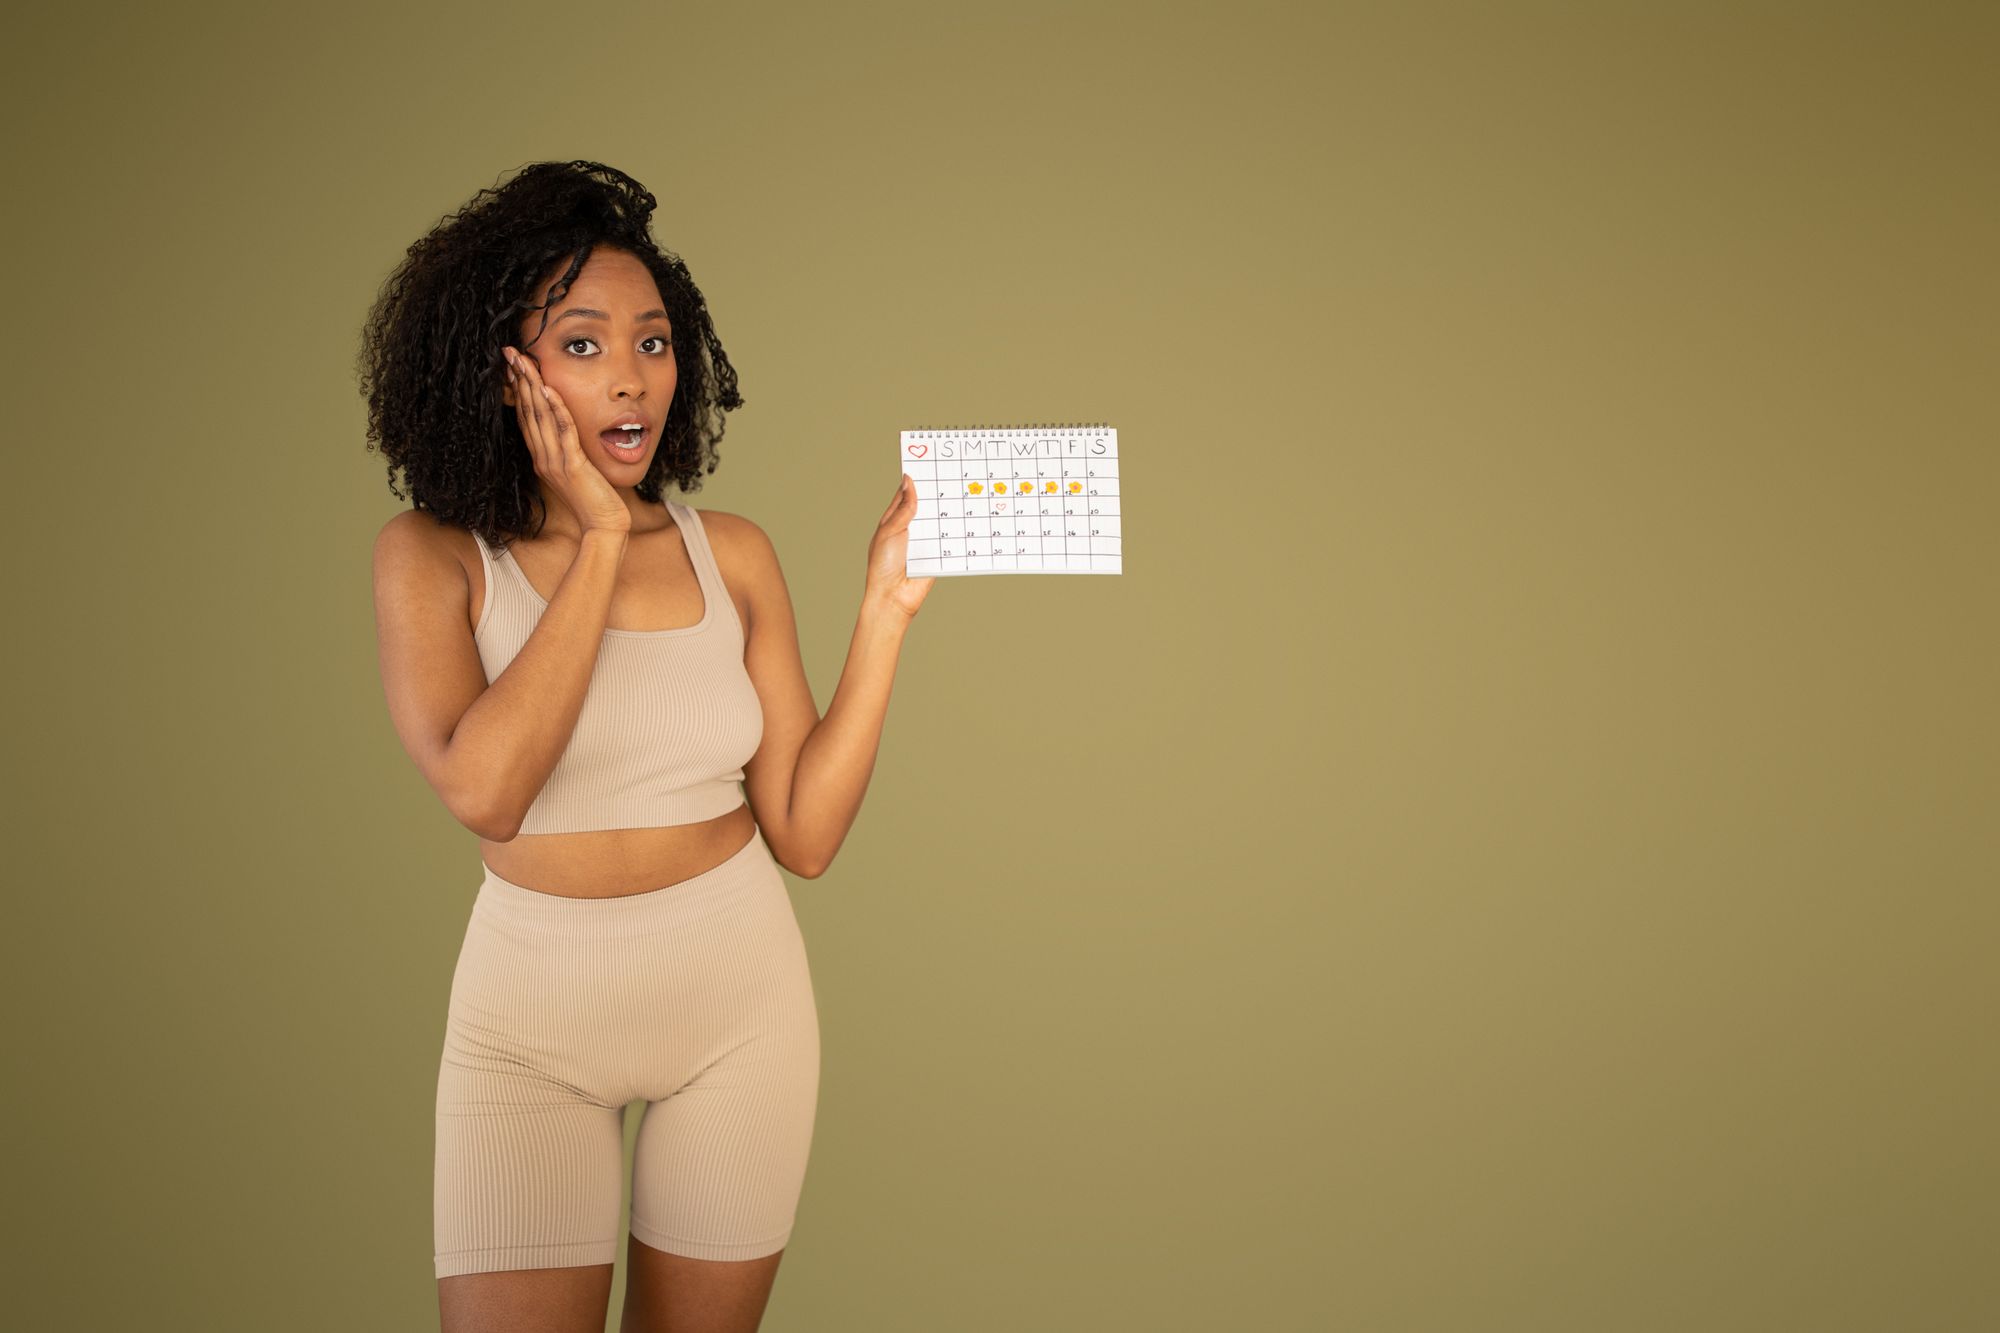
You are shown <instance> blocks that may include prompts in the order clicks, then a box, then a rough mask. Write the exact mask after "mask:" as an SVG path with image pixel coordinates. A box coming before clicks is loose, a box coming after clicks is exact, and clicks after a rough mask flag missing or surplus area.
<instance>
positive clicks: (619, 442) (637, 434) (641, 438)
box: [597, 426, 653, 463]
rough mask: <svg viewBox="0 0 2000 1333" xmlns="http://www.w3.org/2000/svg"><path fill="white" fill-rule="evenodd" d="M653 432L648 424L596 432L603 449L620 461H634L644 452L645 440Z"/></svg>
mask: <svg viewBox="0 0 2000 1333" xmlns="http://www.w3.org/2000/svg"><path fill="white" fill-rule="evenodd" d="M652 433H653V429H652V427H650V426H647V427H643V428H641V429H639V430H605V431H599V432H598V433H597V438H598V439H600V440H602V441H604V451H605V452H606V453H608V454H610V455H611V456H612V457H613V458H615V459H617V460H619V461H620V462H621V463H636V462H638V461H639V458H640V456H641V455H642V454H644V453H645V452H646V440H647V438H648V437H650V436H651V435H652Z"/></svg>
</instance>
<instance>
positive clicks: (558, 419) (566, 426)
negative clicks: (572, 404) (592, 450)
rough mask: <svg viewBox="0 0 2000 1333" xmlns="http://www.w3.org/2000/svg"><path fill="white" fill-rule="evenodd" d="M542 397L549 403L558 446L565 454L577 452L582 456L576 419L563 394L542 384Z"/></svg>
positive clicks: (552, 427) (550, 417)
mask: <svg viewBox="0 0 2000 1333" xmlns="http://www.w3.org/2000/svg"><path fill="white" fill-rule="evenodd" d="M542 397H543V398H544V399H545V400H546V401H547V403H548V410H549V424H550V428H551V429H552V430H553V431H554V432H555V438H556V448H557V449H559V450H561V451H562V452H563V453H564V454H565V455H571V454H575V455H578V456H581V455H582V453H583V446H582V445H581V444H580V443H579V442H578V440H577V435H576V421H575V419H574V418H573V417H571V416H570V414H569V408H568V407H567V406H565V405H564V403H563V400H562V395H561V394H559V393H557V392H556V391H555V390H554V389H552V388H550V387H549V386H548V385H546V384H544V385H543V386H542Z"/></svg>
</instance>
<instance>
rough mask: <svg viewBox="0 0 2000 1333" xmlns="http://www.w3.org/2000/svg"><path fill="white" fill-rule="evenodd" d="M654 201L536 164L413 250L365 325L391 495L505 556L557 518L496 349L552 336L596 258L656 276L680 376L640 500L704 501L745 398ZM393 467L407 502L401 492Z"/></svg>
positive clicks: (373, 422) (361, 367)
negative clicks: (613, 254) (707, 480)
mask: <svg viewBox="0 0 2000 1333" xmlns="http://www.w3.org/2000/svg"><path fill="white" fill-rule="evenodd" d="M654 203H655V200H654V198H653V196H652V194H651V193H650V192H649V191H648V190H647V189H646V187H645V186H643V185H641V184H639V182H638V181H636V180H633V179H632V178H631V177H630V176H627V175H626V174H625V173H624V172H622V171H617V170H615V169H613V168H611V167H607V166H605V165H603V164H602V163H599V162H583V161H575V162H535V163H531V164H529V165H528V166H525V167H522V168H521V169H520V171H519V172H517V173H516V174H515V175H514V177H513V178H512V179H511V180H508V181H506V182H505V183H504V184H502V185H499V186H497V187H496V188H493V189H489V190H481V191H480V192H479V193H478V194H476V195H474V196H473V197H472V200H471V202H469V203H467V204H466V205H465V207H463V208H462V209H460V210H459V211H458V212H457V213H455V214H452V215H451V216H449V217H446V218H444V219H442V220H440V221H439V223H438V224H437V226H435V227H433V228H432V229H431V230H430V232H429V233H428V234H426V235H424V236H423V237H421V238H419V239H418V240H417V242H416V243H415V244H413V245H412V246H410V248H409V252H408V254H407V256H406V257H405V259H404V260H403V262H402V263H401V264H400V265H398V267H397V268H396V269H395V271H394V272H392V273H391V274H390V275H389V277H388V278H387V279H386V280H385V281H384V282H383V284H382V288H381V291H380V293H379V294H378V295H377V297H376V299H375V304H374V306H373V307H372V308H371V309H370V311H369V314H368V319H367V322H366V324H365V325H364V326H363V329H362V342H361V354H360V357H359V359H358V361H357V368H358V371H359V376H360V380H361V390H362V392H363V393H364V394H365V395H366V396H367V399H368V439H369V441H370V443H369V445H368V448H369V450H370V452H373V451H374V449H375V443H376V442H379V443H380V445H381V452H382V454H383V456H384V457H385V458H387V459H388V468H389V491H390V493H391V494H392V495H394V496H395V497H396V498H397V499H399V500H402V499H408V500H410V501H411V502H412V504H413V505H414V507H415V508H417V509H421V510H425V511H427V512H429V513H431V514H433V515H435V516H436V518H437V520H438V522H439V523H447V522H449V523H456V524H458V525H460V526H461V527H465V528H469V529H471V530H473V531H475V532H477V533H479V534H480V536H481V537H483V538H485V539H486V541H487V543H488V545H491V546H495V547H504V546H505V545H506V544H507V543H508V542H509V541H510V540H511V539H513V538H515V537H520V536H530V537H532V536H533V535H535V534H536V533H539V532H540V531H541V528H542V524H543V523H544V522H546V521H547V518H548V514H547V511H546V509H545V508H544V506H543V503H542V497H541V489H540V485H539V482H538V480H537V478H536V476H535V463H534V455H533V454H532V453H531V452H530V451H529V449H528V442H527V440H526V439H525V438H524V437H523V436H522V434H521V426H520V423H519V421H518V420H516V418H515V415H514V409H512V408H511V407H509V406H507V405H506V403H504V402H503V401H502V400H501V397H500V391H501V387H502V386H503V385H504V384H505V382H506V367H507V362H506V357H505V354H504V352H503V350H502V349H503V348H504V347H506V346H507V345H508V344H510V343H513V342H515V341H516V339H517V336H518V331H519V323H520V319H521V318H522V317H523V316H524V315H525V314H527V313H528V312H531V311H535V310H540V311H541V312H542V327H544V328H545V327H547V324H548V318H549V309H550V307H551V306H553V305H554V304H555V303H556V302H558V301H560V300H561V299H562V297H563V294H564V293H566V292H567V291H568V290H569V286H570V284H571V283H572V282H574V281H575V280H576V276H577V274H578V273H580V272H582V271H583V265H584V261H585V260H587V259H589V257H590V254H591V252H592V250H594V249H595V248H597V247H598V246H603V247H605V248H606V249H609V250H622V251H625V252H626V253H629V254H631V255H632V256H634V257H635V258H637V259H638V260H639V261H640V262H641V263H643V264H645V266H646V267H647V268H648V269H650V270H651V271H652V274H653V281H654V282H655V283H656V284H658V286H659V289H660V297H661V301H662V304H664V305H665V307H666V310H667V319H668V322H669V325H670V327H671V331H672V342H673V345H674V356H675V359H676V361H677V362H678V363H679V367H680V374H679V378H678V381H677V383H676V385H675V388H674V397H673V401H672V403H671V404H669V406H668V409H667V419H666V422H665V423H664V425H663V426H662V427H661V430H660V444H659V448H658V450H657V451H656V452H655V454H654V456H653V463H652V466H651V467H650V468H648V469H647V470H646V476H645V478H644V479H643V480H642V481H640V482H639V483H638V485H637V486H635V487H634V488H633V489H634V490H635V491H637V493H638V495H639V496H640V498H641V499H645V500H650V501H657V500H659V498H660V492H661V490H662V488H663V486H664V485H665V483H666V482H667V481H668V480H672V481H673V482H674V483H675V484H676V485H677V486H678V487H679V488H680V489H681V490H682V491H698V490H700V489H701V478H702V476H703V475H704V474H706V473H712V472H714V471H715V469H716V466H717V464H718V462H719V461H720V460H719V458H718V457H717V445H718V444H720V442H721V440H722V435H723V431H724V430H725V429H726V424H727V423H726V422H725V421H724V420H723V415H722V414H723V413H724V412H726V411H730V410H733V409H735V408H738V407H741V406H742V405H743V397H742V395H741V394H739V393H737V391H736V368H735V367H734V366H732V365H730V364H729V358H728V356H727V355H726V354H724V352H723V350H722V344H721V343H720V342H719V341H718V340H717V339H716V336H715V326H714V324H713V322H712V321H711V320H710V319H709V316H708V304H707V302H706V301H705V300H703V298H702V294H701V289H700V288H698V287H696V286H695V285H694V279H693V278H692V277H691V276H689V274H688V269H687V265H686V264H684V263H682V262H681V260H680V258H679V256H677V255H675V254H674V253H672V252H671V251H667V250H662V249H661V248H660V247H659V245H658V244H657V243H656V242H655V241H654V240H653V237H652V234H651V232H650V231H649V229H648V224H649V220H650V219H651V217H652V213H653V207H654ZM565 259H567V260H568V268H567V269H566V270H565V271H564V272H563V274H562V276H561V277H560V278H559V279H558V280H557V281H556V283H555V285H554V286H553V287H552V288H551V289H550V291H549V297H548V300H547V301H546V302H539V301H537V300H536V299H535V298H536V295H537V288H538V285H539V283H540V282H541V280H542V279H543V278H544V276H545V275H546V274H548V273H549V272H550V271H551V269H553V268H554V267H555V266H556V265H558V264H560V263H562V262H563V261H564V260H565ZM536 336H538V337H539V336H540V331H539V330H537V335H536ZM530 341H532V339H531V340H530ZM704 352H705V355H704V354H703V353H704ZM399 467H400V468H401V469H402V470H403V476H404V480H405V482H406V484H407V485H408V486H409V494H408V495H407V496H406V495H404V493H403V492H402V491H400V490H398V489H397V487H396V470H397V468H399Z"/></svg>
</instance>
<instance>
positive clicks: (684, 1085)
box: [433, 832, 819, 1277]
mask: <svg viewBox="0 0 2000 1333" xmlns="http://www.w3.org/2000/svg"><path fill="white" fill-rule="evenodd" d="M641 1099H643V1100H644V1101H645V1102H646V1103H647V1105H646V1109H645V1112H644V1117H643V1119H642V1120H641V1122H640V1127H639V1132H638V1143H637V1146H636V1148H635V1149H634V1157H633V1166H632V1182H631V1184H632V1213H631V1231H632V1234H633V1235H634V1236H636V1237H637V1238H638V1239H639V1240H641V1241H643V1242H644V1243H645V1244H647V1245H650V1246H653V1247H654V1248H655V1249H661V1250H666V1251H669V1252H671V1253H674V1254H681V1255H687V1256H691V1257H693V1258H698V1259H754V1258H759V1257H761V1256H764V1255H769V1254H773V1253H775V1252H777V1251H778V1250H781V1249H783V1248H784V1246H785V1242H786V1241H787V1240H788V1239H789V1238H790V1236H791V1231H792V1224H793V1220H794V1217H795V1215H796V1212H797V1208H798V1201H799V1195H800V1191H801V1188H802V1186H803V1184H804V1180H805V1172H806V1159H807V1156H808V1153H809V1152H810V1149H811V1145H812V1130H813V1117H814V1113H815V1111H816V1110H817V1108H818V1099H819V1015H818V1011H817V1008H816V1006H815V1004H814V1000H813V988H812V976H811V973H810V971H809V970H808V969H807V966H806V950H805V941H804V939H803V937H802V936H801V935H800V932H799V926H798V920H797V918H796V917H795V916H794V915H793V914H792V902H791V896H790V894H789V893H788V892H787V890H786V888H785V881H784V877H783V876H782V875H781V874H780V873H779V870H778V865H777V862H776V861H774V860H773V859H772V857H771V853H770V849H769V848H768V847H766V845H765V843H764V837H763V834H762V833H761V832H758V833H755V834H753V835H752V836H751V839H750V841H749V842H748V843H746V844H745V845H744V846H743V848H742V849H741V850H740V851H738V852H736V853H735V854H734V855H732V856H731V857H730V858H729V859H728V860H727V861H724V862H723V863H722V864H721V865H718V866H716V867H715V868H714V869H712V870H707V871H704V872H703V873H702V874H699V875H696V876H695V877H694V878H692V879H686V880H682V881H681V882H680V883H678V884H670V885H668V886H666V887H665V888H660V889H653V890H649V891H647V892H644V893H634V894H627V895H624V896H622V897H616V898H571V897H565V896H563V895H560V894H552V893H543V892H539V891H537V890H534V889H529V888H524V887H522V886H521V885H519V884H514V883H511V882H510V881H508V880H504V879H502V878H500V877H499V876H498V875H496V874H494V873H493V872H492V871H491V870H490V869H488V870H487V872H486V877H485V879H484V880H483V881H482V882H481V883H480V885H479V892H478V895H477V897H476V898H475V899H474V901H473V904H472V911H471V917H470V920H469V922H468V924H467V926H466V932H465V940H464V943H463V945H462V946H461V947H460V949H459V954H458V964H457V968H456V970H455V971H454V972H453V974H452V982H451V1003H450V1009H449V1014H448V1016H447V1019H446V1022H445V1035H444V1055H443V1059H442V1061H441V1062H440V1064H439V1067H438V1084H437V1155H436V1180H435V1190H434V1194H433V1204H434V1208H433V1219H434V1242H435V1243H434V1246H433V1258H434V1259H435V1261H436V1268H437V1276H439V1277H451V1276H454V1275H456V1274H460V1273H484V1272H493V1271H497V1270H500V1269H514V1268H558V1267H566V1266H570V1265H576V1264H604V1263H612V1262H615V1260H616V1257H617V1254H618V1250H619V1246H620V1242H621V1241H622V1240H623V1238H624V1237H623V1232H622V1230H621V1228H620V1225H619V1222H620V1213H621V1211H622V1208H623V1204H624V1185H625V1182H624V1179H623V1176H624V1108H625V1106H626V1105H627V1104H628V1103H630V1102H633V1101H636V1100H641Z"/></svg>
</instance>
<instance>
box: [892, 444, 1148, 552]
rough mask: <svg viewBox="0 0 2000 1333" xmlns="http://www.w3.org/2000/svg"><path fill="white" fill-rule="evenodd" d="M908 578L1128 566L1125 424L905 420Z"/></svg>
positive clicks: (904, 450)
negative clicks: (909, 426) (910, 505)
mask: <svg viewBox="0 0 2000 1333" xmlns="http://www.w3.org/2000/svg"><path fill="white" fill-rule="evenodd" d="M901 455H902V466H903V471H904V472H905V473H907V474H909V476H910V478H911V479H912V480H913V481H915V482H916V487H917V514H916V517H915V518H913V519H911V520H910V551H909V555H908V557H907V559H906V560H905V562H904V569H905V571H906V572H907V573H908V575H909V577H911V578H930V577H932V576H935V575H949V574H1122V573H1123V572H1124V558H1125V556H1124V548H1123V540H1124V533H1123V530H1122V528H1121V526H1120V524H1121V514H1120V512H1119V496H1118V431H1117V429H1116V428H1114V427H1112V426H1109V425H1107V424H1105V423H1103V422H1096V423H1081V422H1079V423H1067V424H1063V425H1030V426H940V427H928V428H921V427H920V428H918V429H916V430H906V431H904V432H903V433H902V444H901Z"/></svg>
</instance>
